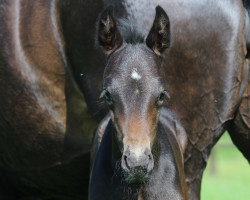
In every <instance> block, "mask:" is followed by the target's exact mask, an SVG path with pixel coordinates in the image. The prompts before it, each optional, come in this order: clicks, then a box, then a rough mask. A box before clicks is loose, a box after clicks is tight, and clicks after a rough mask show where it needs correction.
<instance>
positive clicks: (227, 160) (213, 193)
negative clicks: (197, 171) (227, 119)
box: [201, 133, 250, 200]
mask: <svg viewBox="0 0 250 200" xmlns="http://www.w3.org/2000/svg"><path fill="white" fill-rule="evenodd" d="M249 150H250V149H249ZM212 156H213V157H214V165H213V163H212V161H211V159H209V161H208V166H207V168H206V170H205V172H204V175H203V179H202V189H201V200H250V165H249V164H248V162H247V160H246V159H245V158H244V157H243V156H242V154H241V153H240V152H239V150H237V149H236V148H235V147H234V146H233V144H232V142H231V139H230V137H229V135H228V134H227V133H226V134H224V135H223V136H222V138H221V139H220V141H219V142H218V143H217V145H216V146H215V148H214V149H213V151H212ZM210 158H211V157H210ZM212 166H214V167H212ZM213 169H215V170H213Z"/></svg>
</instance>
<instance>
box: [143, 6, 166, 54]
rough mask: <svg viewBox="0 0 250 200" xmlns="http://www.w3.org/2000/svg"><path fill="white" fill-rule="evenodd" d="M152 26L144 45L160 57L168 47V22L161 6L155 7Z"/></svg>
mask: <svg viewBox="0 0 250 200" xmlns="http://www.w3.org/2000/svg"><path fill="white" fill-rule="evenodd" d="M155 10H156V15H155V19H154V23H153V26H152V28H151V30H150V31H149V34H148V36H147V39H146V44H147V46H148V47H149V48H151V49H152V50H153V51H154V52H155V54H157V55H161V54H162V53H163V51H164V50H165V49H166V48H168V47H169V46H170V22H169V18H168V15H167V14H166V12H165V11H164V10H163V8H162V7H161V6H157V7H156V9H155Z"/></svg>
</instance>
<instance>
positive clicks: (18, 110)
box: [0, 0, 97, 200]
mask: <svg viewBox="0 0 250 200" xmlns="http://www.w3.org/2000/svg"><path fill="white" fill-rule="evenodd" d="M60 24H61V23H60V19H59V9H58V4H57V1H54V0H52V1H44V0H41V1H40V0H38V1H37V0H36V1H29V0H24V1H22V0H21V1H19V0H13V1H1V3H0V111H1V112H0V143H1V144H0V179H1V181H0V198H1V199H15V197H16V198H17V197H20V198H21V197H26V198H28V197H34V198H35V197H39V198H41V199H47V198H50V199H70V200H73V199H80V198H83V197H84V196H85V197H86V196H87V188H88V177H89V149H90V146H91V142H92V137H93V133H94V130H95V128H96V126H97V124H96V122H95V121H94V120H93V119H92V118H91V116H90V114H89V113H88V112H87V108H86V104H85V101H84V98H83V95H82V93H81V92H80V90H79V88H78V86H77V84H76V82H75V81H74V78H73V77H72V75H71V72H70V67H69V64H68V61H67V59H66V57H65V52H64V42H63V37H62V35H61V30H60Z"/></svg>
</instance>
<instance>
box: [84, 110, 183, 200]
mask: <svg viewBox="0 0 250 200" xmlns="http://www.w3.org/2000/svg"><path fill="white" fill-rule="evenodd" d="M157 130H158V132H157V134H158V144H157V145H156V147H155V149H153V150H152V151H154V152H157V153H156V154H157V157H158V158H155V167H154V169H153V171H152V174H151V175H150V178H149V181H148V182H147V183H145V185H143V186H140V187H138V186H137V187H136V186H133V185H132V186H131V185H130V186H129V185H128V184H127V183H126V182H125V181H124V177H123V172H122V169H121V167H119V164H118V163H117V164H116V160H115V158H114V156H113V148H112V146H113V145H114V144H112V140H113V139H112V138H113V137H114V135H113V134H115V133H114V131H115V129H114V127H113V125H112V122H111V120H110V117H106V118H105V119H104V120H103V121H102V122H101V124H100V128H98V131H97V136H103V138H102V142H101V144H100V147H99V149H95V150H94V151H96V152H97V153H95V152H93V153H94V154H96V156H95V162H94V165H93V168H92V175H91V179H90V181H91V182H90V186H89V187H90V190H89V191H90V192H89V195H90V199H91V200H100V199H103V200H113V199H114V200H118V199H120V200H123V199H124V200H125V199H126V200H127V199H130V200H132V199H135V200H137V199H144V200H151V199H155V200H162V199H164V200H165V199H176V200H178V199H188V196H187V188H186V182H185V175H184V165H183V164H184V163H183V155H182V149H181V146H180V144H179V143H178V141H177V135H178V134H185V133H184V132H185V131H184V129H183V127H182V126H181V125H180V122H179V121H178V119H177V117H176V116H175V115H173V113H171V112H170V111H168V110H166V109H163V110H162V111H161V115H160V119H159V123H158V128H157ZM98 143H99V138H98V137H96V138H95V140H94V144H96V145H97V146H99V145H98Z"/></svg>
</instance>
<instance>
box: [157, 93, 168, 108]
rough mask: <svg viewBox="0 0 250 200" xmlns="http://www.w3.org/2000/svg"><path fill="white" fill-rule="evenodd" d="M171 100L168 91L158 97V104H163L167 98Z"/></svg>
mask: <svg viewBox="0 0 250 200" xmlns="http://www.w3.org/2000/svg"><path fill="white" fill-rule="evenodd" d="M166 97H167V98H170V95H169V94H168V92H167V91H163V92H162V93H161V94H160V95H159V97H158V104H160V105H161V104H162V103H163V102H164V99H165V98H166Z"/></svg>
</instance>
